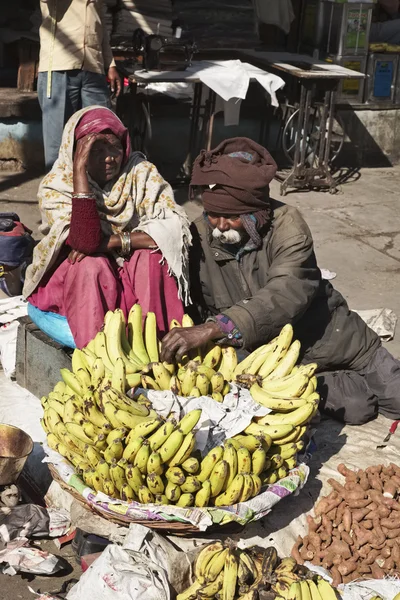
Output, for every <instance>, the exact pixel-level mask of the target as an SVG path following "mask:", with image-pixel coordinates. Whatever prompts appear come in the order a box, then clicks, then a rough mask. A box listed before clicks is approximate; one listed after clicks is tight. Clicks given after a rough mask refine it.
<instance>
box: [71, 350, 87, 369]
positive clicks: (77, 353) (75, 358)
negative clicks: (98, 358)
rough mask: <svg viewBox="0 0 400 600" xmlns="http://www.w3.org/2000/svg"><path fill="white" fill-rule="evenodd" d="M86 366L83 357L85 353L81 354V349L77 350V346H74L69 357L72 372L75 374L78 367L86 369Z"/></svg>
mask: <svg viewBox="0 0 400 600" xmlns="http://www.w3.org/2000/svg"><path fill="white" fill-rule="evenodd" d="M86 367H87V362H86V359H85V355H84V354H83V352H82V350H79V348H75V350H74V351H73V353H72V357H71V368H72V372H73V373H75V375H76V374H77V371H78V369H85V370H86Z"/></svg>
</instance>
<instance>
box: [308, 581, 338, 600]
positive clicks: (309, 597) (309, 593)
mask: <svg viewBox="0 0 400 600" xmlns="http://www.w3.org/2000/svg"><path fill="white" fill-rule="evenodd" d="M328 585H329V584H328ZM300 592H301V600H311V592H310V588H309V587H308V583H307V581H300ZM322 598H325V596H322ZM328 598H329V596H326V600H328ZM334 598H335V600H336V594H335V593H334Z"/></svg>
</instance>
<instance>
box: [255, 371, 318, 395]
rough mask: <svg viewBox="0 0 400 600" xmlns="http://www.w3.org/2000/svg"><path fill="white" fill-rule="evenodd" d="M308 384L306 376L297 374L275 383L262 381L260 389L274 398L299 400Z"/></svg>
mask: <svg viewBox="0 0 400 600" xmlns="http://www.w3.org/2000/svg"><path fill="white" fill-rule="evenodd" d="M308 382H309V379H308V377H307V375H303V374H302V373H300V372H297V373H295V374H294V375H289V377H287V378H284V379H278V380H276V381H275V380H274V381H268V380H267V379H264V380H263V382H262V386H261V387H262V389H263V390H264V391H265V392H266V393H267V394H269V395H270V396H275V398H283V399H286V398H300V396H301V395H302V394H303V393H304V392H305V390H306V389H307V386H308Z"/></svg>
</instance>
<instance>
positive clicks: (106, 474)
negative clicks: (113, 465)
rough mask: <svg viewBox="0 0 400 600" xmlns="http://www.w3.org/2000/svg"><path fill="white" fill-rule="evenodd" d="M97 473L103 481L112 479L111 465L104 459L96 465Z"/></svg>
mask: <svg viewBox="0 0 400 600" xmlns="http://www.w3.org/2000/svg"><path fill="white" fill-rule="evenodd" d="M96 471H97V473H98V474H99V475H100V477H101V478H102V479H103V481H104V480H105V479H110V465H109V464H108V463H107V462H106V461H105V460H104V458H102V459H101V460H99V462H98V463H97V465H96Z"/></svg>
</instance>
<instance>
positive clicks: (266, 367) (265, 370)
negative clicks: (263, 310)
mask: <svg viewBox="0 0 400 600" xmlns="http://www.w3.org/2000/svg"><path fill="white" fill-rule="evenodd" d="M292 339H293V327H292V326H291V325H290V324H288V325H285V326H284V327H283V329H282V331H281V332H280V334H279V335H278V337H277V338H276V341H275V343H274V345H273V348H272V350H271V352H269V353H268V354H267V356H266V359H265V362H264V364H263V365H262V367H261V368H260V370H259V372H258V374H259V375H260V377H262V378H263V379H264V378H265V377H268V375H270V373H272V372H273V371H274V370H275V369H276V367H277V366H278V364H279V362H280V361H281V360H282V359H283V357H284V356H285V354H286V352H287V351H288V349H289V347H290V344H291V343H292Z"/></svg>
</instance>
